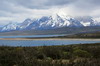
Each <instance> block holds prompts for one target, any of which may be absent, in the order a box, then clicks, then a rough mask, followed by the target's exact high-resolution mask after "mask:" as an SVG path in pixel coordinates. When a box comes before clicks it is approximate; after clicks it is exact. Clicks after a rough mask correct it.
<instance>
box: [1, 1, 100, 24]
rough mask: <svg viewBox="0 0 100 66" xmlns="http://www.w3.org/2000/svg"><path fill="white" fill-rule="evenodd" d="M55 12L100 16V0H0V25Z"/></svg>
mask: <svg viewBox="0 0 100 66" xmlns="http://www.w3.org/2000/svg"><path fill="white" fill-rule="evenodd" d="M56 12H59V13H62V12H64V13H66V14H67V15H71V16H93V17H100V0H0V25H5V24H7V23H9V22H22V21H24V20H25V19H26V18H39V17H42V16H47V15H51V14H53V13H56Z"/></svg>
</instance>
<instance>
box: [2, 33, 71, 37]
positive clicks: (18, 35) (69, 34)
mask: <svg viewBox="0 0 100 66" xmlns="http://www.w3.org/2000/svg"><path fill="white" fill-rule="evenodd" d="M65 35H70V34H60V35H59V34H58V35H18V36H0V38H39V37H58V36H65Z"/></svg>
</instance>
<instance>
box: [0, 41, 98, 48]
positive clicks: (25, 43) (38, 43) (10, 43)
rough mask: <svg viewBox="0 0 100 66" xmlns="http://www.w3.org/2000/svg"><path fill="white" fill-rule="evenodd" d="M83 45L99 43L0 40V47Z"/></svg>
mask: <svg viewBox="0 0 100 66" xmlns="http://www.w3.org/2000/svg"><path fill="white" fill-rule="evenodd" d="M84 43H100V41H99V40H98V41H97V40H93V41H92V40H59V39H58V40H57V39H56V40H0V46H22V47H25V46H27V47H28V46H44V45H45V46H52V45H70V44H84Z"/></svg>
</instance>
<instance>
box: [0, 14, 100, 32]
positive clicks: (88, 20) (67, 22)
mask: <svg viewBox="0 0 100 66" xmlns="http://www.w3.org/2000/svg"><path fill="white" fill-rule="evenodd" d="M99 19H100V18H93V17H90V16H84V17H71V16H67V15H59V14H53V15H51V16H43V17H41V18H39V19H26V20H25V21H24V22H22V23H9V24H7V25H5V26H4V27H3V28H2V29H1V31H12V30H27V29H28V30H31V29H36V30H38V29H53V28H60V27H86V26H100V20H99Z"/></svg>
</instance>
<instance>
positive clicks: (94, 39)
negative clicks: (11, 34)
mask: <svg viewBox="0 0 100 66" xmlns="http://www.w3.org/2000/svg"><path fill="white" fill-rule="evenodd" d="M0 40H93V41H100V39H99V38H0Z"/></svg>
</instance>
